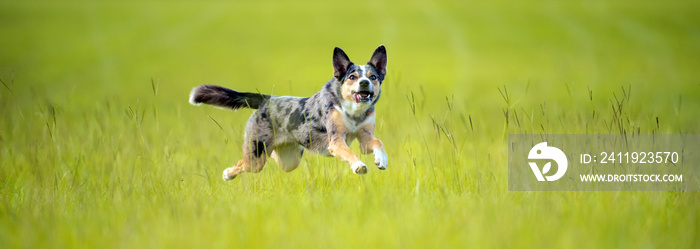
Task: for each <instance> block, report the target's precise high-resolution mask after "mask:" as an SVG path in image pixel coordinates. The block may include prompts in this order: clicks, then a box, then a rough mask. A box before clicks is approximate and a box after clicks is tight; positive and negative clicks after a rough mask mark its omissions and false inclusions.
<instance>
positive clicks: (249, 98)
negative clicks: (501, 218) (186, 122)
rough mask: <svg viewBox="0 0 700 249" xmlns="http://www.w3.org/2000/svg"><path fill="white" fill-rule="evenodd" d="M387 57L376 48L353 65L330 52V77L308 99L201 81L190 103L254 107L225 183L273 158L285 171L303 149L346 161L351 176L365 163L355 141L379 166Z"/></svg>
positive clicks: (363, 170) (296, 161)
mask: <svg viewBox="0 0 700 249" xmlns="http://www.w3.org/2000/svg"><path fill="white" fill-rule="evenodd" d="M386 65H387V55H386V49H385V48H384V45H381V46H379V47H378V48H377V49H376V50H375V51H374V53H373V54H372V57H371V58H370V60H369V61H368V62H367V64H365V65H355V64H354V63H353V62H351V61H350V59H349V58H348V56H347V55H346V54H345V52H344V51H343V50H342V49H340V48H338V47H336V48H335V50H334V51H333V78H331V79H330V80H329V81H328V82H326V84H325V85H323V88H322V89H321V90H320V91H319V92H317V93H316V94H314V95H313V96H311V97H308V98H304V97H292V96H273V95H265V94H259V93H248V92H238V91H235V90H231V89H228V88H224V87H221V86H215V85H201V86H198V87H195V88H194V89H193V90H192V92H191V93H190V99H189V102H190V103H191V104H193V105H200V104H202V103H204V104H208V105H213V106H216V107H222V108H228V109H233V110H237V109H239V108H251V109H257V110H256V111H255V112H253V114H252V115H251V116H250V118H249V119H248V122H247V124H246V128H245V134H244V142H243V158H242V159H241V160H239V161H238V162H237V163H236V164H235V165H234V166H233V167H229V168H227V169H225V170H224V172H223V178H224V180H225V181H228V180H232V179H234V178H235V177H236V176H237V175H239V174H241V173H243V172H252V173H256V172H259V171H260V170H262V168H263V166H264V165H265V162H266V161H267V157H272V158H273V159H274V160H275V161H276V162H277V164H278V165H279V166H280V167H281V168H282V170H283V171H285V172H291V171H292V170H294V169H296V168H297V167H298V166H299V162H300V161H301V157H302V156H303V154H304V150H309V151H311V152H313V153H316V154H320V155H324V156H331V155H332V156H334V157H337V158H340V159H341V160H342V161H345V162H347V163H348V164H349V165H350V168H351V169H352V171H353V172H354V173H355V174H366V173H367V166H366V165H365V164H364V163H363V162H362V161H361V160H360V157H359V156H358V155H357V154H355V153H354V152H353V151H352V150H350V148H349V147H348V144H351V143H352V142H353V141H354V140H355V139H357V140H358V141H359V142H360V150H361V152H362V153H364V154H369V153H373V154H374V164H375V165H376V166H377V168H379V169H380V170H384V169H386V167H387V163H388V158H387V154H386V152H385V151H384V144H383V143H382V141H381V140H379V139H377V138H376V137H375V136H374V123H375V108H374V105H375V104H376V103H377V101H378V100H379V97H380V96H381V93H382V89H381V86H382V82H383V81H384V77H385V76H386V73H387V71H386V70H387V69H386Z"/></svg>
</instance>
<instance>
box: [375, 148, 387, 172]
mask: <svg viewBox="0 0 700 249" xmlns="http://www.w3.org/2000/svg"><path fill="white" fill-rule="evenodd" d="M374 164H375V165H377V168H378V169H381V170H385V169H386V166H387V165H388V164H389V158H388V157H387V155H386V152H384V151H379V150H377V151H374Z"/></svg>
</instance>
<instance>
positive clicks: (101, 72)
mask: <svg viewBox="0 0 700 249" xmlns="http://www.w3.org/2000/svg"><path fill="white" fill-rule="evenodd" d="M699 24H700V3H699V2H698V1H661V2H659V1H609V2H607V1H606V2H603V1H544V2H534V1H503V2H493V1H489V2H488V3H465V2H464V1H454V2H450V1H388V2H387V1H369V2H339V3H330V2H329V1H301V2H294V3H292V2H289V1H241V2H235V3H233V2H231V3H229V2H223V1H215V2H189V1H177V2H165V1H163V2H150V1H148V2H137V1H134V2H122V1H118V2H117V1H114V2H112V1H105V2H99V1H91V2H77V1H70V2H52V1H47V2H41V1H36V2H35V1H5V0H2V1H0V37H1V38H0V80H2V86H0V113H1V115H2V119H0V194H1V195H0V248H248V247H267V248H280V247H319V248H326V247H337V248H362V247H373V248H377V247H394V248H396V247H399V248H405V247H409V248H413V247H423V248H444V247H448V248H450V247H451V248H463V247H476V248H490V247H511V248H542V247H555V248H571V247H583V248H698V247H699V246H700V241H698V240H699V239H698V238H700V207H699V206H698V205H700V193H698V192H510V191H508V190H507V185H508V178H507V177H508V176H507V174H508V166H507V156H508V151H507V136H508V134H523V133H524V134H586V133H591V134H597V133H600V134H618V133H626V134H631V133H642V134H647V133H656V134H665V133H668V134H678V133H690V134H692V133H699V132H700V123H699V122H698V120H699V118H700V116H699V115H698V113H700V98H698V96H700V25H699ZM379 44H385V45H386V47H387V51H388V55H389V74H388V76H387V80H386V81H385V82H384V85H383V93H382V99H381V100H380V101H379V103H378V106H377V126H376V134H377V137H378V138H380V139H382V140H383V141H384V144H385V146H386V149H387V153H388V154H389V167H388V169H387V170H386V171H379V170H377V169H376V168H374V167H370V169H369V170H370V171H369V173H368V174H367V175H364V176H357V175H355V174H352V172H351V170H350V167H349V166H348V165H346V164H345V163H343V162H340V161H339V160H337V159H335V158H326V157H319V156H314V155H309V154H307V155H305V156H304V159H303V162H302V164H301V166H300V167H299V168H298V169H297V170H295V171H293V172H291V173H284V172H283V171H282V170H281V169H280V168H279V167H278V166H277V165H275V163H274V162H272V161H271V162H268V164H267V166H266V167H265V169H264V170H263V171H262V172H260V173H258V174H244V175H241V176H239V177H238V178H236V179H235V180H233V181H230V182H224V181H222V180H221V172H222V170H223V169H224V168H226V167H229V166H231V165H232V164H233V163H235V162H236V161H237V160H238V159H239V158H240V157H241V144H242V140H243V137H242V135H243V127H244V124H245V121H246V120H247V118H248V117H249V116H250V114H251V113H252V111H251V110H239V111H236V112H231V111H227V110H221V109H216V108H212V107H208V106H200V107H195V106H191V105H189V103H188V102H187V99H188V94H189V92H190V90H191V89H192V87H194V86H196V85H199V84H205V83H207V84H219V85H223V86H226V87H230V88H233V89H237V90H241V91H251V92H257V91H259V92H262V93H271V94H275V95H296V96H310V95H312V94H313V93H315V92H316V91H318V90H319V89H320V87H321V86H322V84H323V83H325V82H326V81H327V80H328V79H330V78H331V76H332V67H331V56H332V51H333V47H335V46H339V47H341V48H343V49H344V50H345V51H346V52H347V53H348V55H349V56H350V58H351V59H352V60H354V61H355V62H357V63H364V62H365V61H366V60H368V59H369V56H370V55H371V53H372V51H373V50H374V49H375V48H376V47H377V46H378V45H379ZM351 148H353V149H354V150H355V151H359V149H358V146H357V143H354V144H353V145H352V146H351ZM362 158H363V160H364V161H365V162H366V163H368V164H370V163H372V162H373V158H372V156H371V155H366V156H362Z"/></svg>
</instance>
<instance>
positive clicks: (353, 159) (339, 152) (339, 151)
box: [328, 136, 367, 174]
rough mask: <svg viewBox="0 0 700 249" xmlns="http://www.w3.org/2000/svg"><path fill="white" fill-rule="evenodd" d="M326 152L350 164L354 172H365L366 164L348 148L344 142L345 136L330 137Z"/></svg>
mask: <svg viewBox="0 0 700 249" xmlns="http://www.w3.org/2000/svg"><path fill="white" fill-rule="evenodd" d="M328 152H330V153H331V155H333V156H334V157H337V158H340V160H343V161H345V162H347V163H349V164H350V167H351V168H352V171H353V172H355V174H366V173H367V166H366V165H365V164H364V163H363V162H362V161H361V160H360V157H359V156H358V155H357V154H355V152H352V150H350V147H348V145H347V144H346V143H345V136H338V137H331V139H330V143H329V144H328Z"/></svg>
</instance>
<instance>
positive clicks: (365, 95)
mask: <svg viewBox="0 0 700 249" xmlns="http://www.w3.org/2000/svg"><path fill="white" fill-rule="evenodd" d="M352 97H353V98H354V99H355V103H367V102H372V97H374V92H373V91H372V84H370V83H369V81H360V83H359V84H358V90H357V91H355V93H353V94H352Z"/></svg>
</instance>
